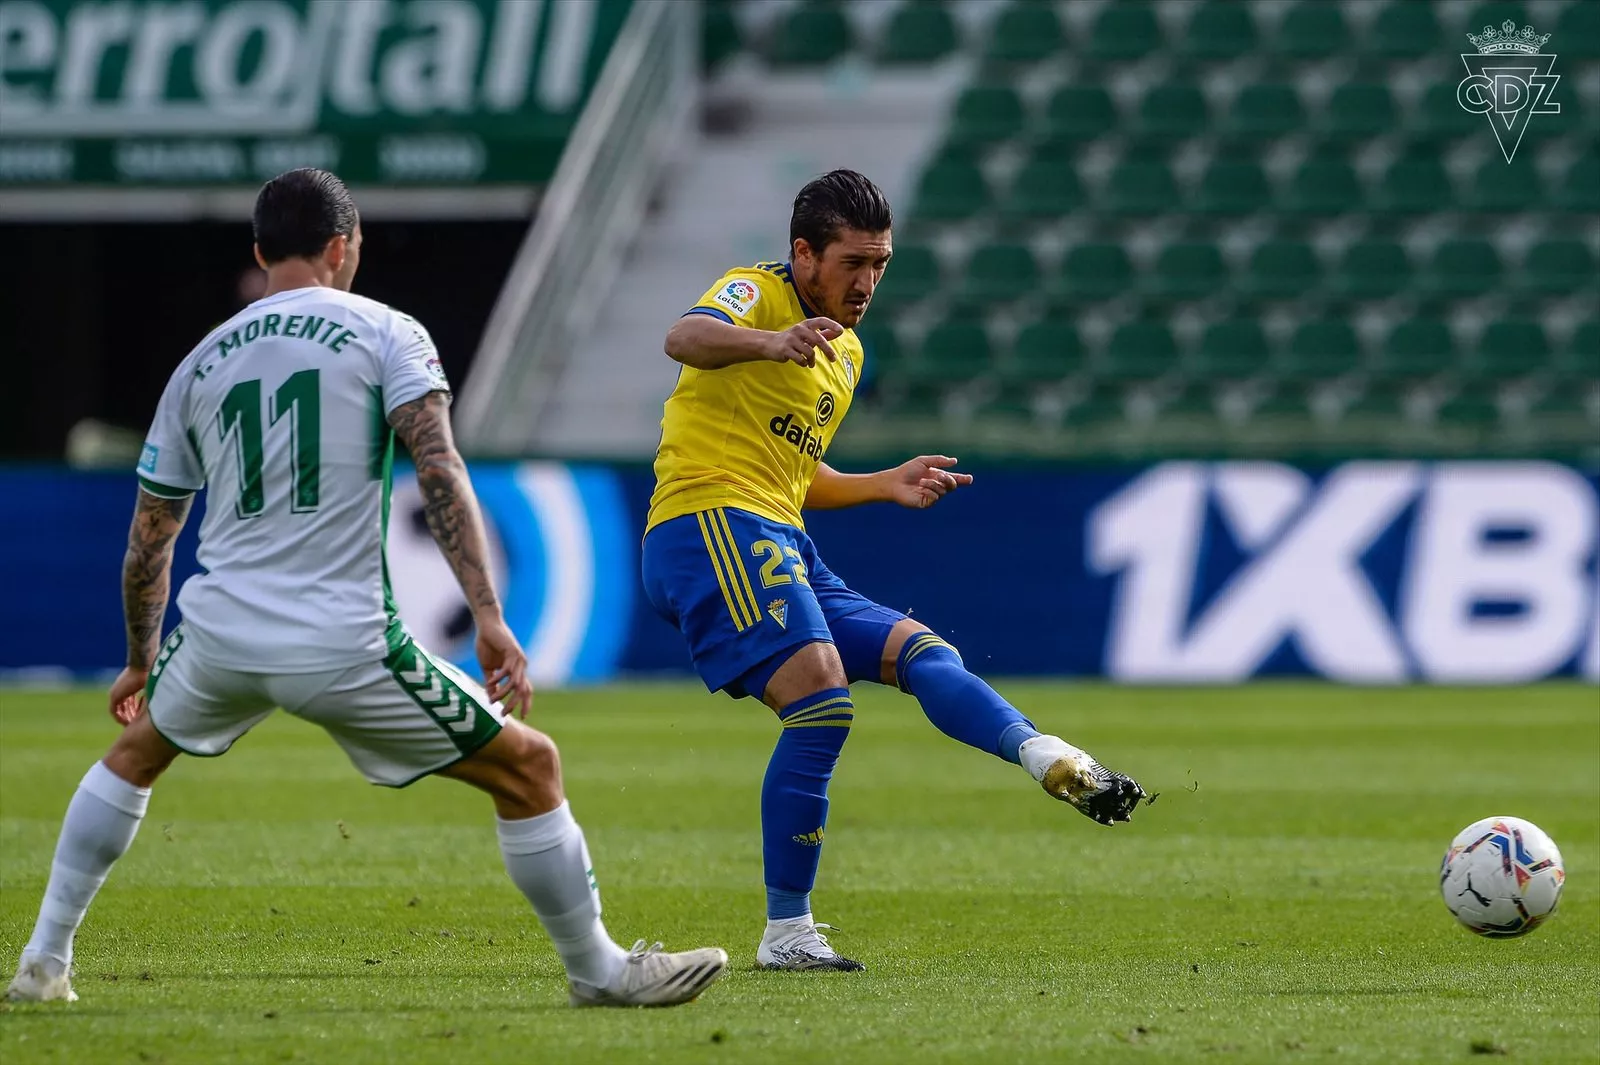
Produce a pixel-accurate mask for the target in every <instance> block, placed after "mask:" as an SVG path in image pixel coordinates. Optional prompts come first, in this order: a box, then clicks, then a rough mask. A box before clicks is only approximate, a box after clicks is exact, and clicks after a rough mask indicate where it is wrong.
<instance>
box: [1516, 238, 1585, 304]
mask: <svg viewBox="0 0 1600 1065" xmlns="http://www.w3.org/2000/svg"><path fill="white" fill-rule="evenodd" d="M1597 269H1600V267H1597V266H1596V264H1595V261H1594V256H1593V255H1592V254H1591V253H1590V251H1589V245H1587V244H1585V243H1584V242H1583V241H1581V240H1541V241H1540V242H1539V243H1537V244H1535V245H1534V246H1533V247H1532V248H1531V249H1529V251H1528V257H1527V258H1526V259H1524V260H1523V262H1522V275H1521V278H1520V279H1519V280H1520V284H1521V287H1522V288H1523V289H1524V290H1525V291H1528V292H1532V293H1535V294H1537V295H1540V296H1570V295H1572V294H1573V293H1574V292H1578V291H1579V290H1581V289H1582V288H1584V287H1585V286H1593V285H1594V284H1595V281H1596V280H1597V279H1600V273H1597V272H1596V271H1597Z"/></svg>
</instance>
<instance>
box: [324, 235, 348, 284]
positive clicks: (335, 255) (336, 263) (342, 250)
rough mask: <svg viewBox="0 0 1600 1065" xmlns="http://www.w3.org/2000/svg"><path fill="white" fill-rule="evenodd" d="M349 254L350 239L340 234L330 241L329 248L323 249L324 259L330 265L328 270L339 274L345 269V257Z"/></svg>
mask: <svg viewBox="0 0 1600 1065" xmlns="http://www.w3.org/2000/svg"><path fill="white" fill-rule="evenodd" d="M349 253H350V238H349V237H347V236H345V235H344V234H343V233H340V234H339V235H338V236H336V237H334V238H333V239H332V240H330V241H328V245H327V247H325V248H323V249H322V258H323V261H324V262H326V263H327V264H328V269H330V270H332V271H333V272H334V273H336V274H337V273H338V272H339V271H340V270H343V269H344V257H345V256H346V255H348V254H349Z"/></svg>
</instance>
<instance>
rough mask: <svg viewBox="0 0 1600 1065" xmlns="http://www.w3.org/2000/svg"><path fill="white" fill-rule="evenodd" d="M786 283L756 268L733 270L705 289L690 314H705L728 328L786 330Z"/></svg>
mask: <svg viewBox="0 0 1600 1065" xmlns="http://www.w3.org/2000/svg"><path fill="white" fill-rule="evenodd" d="M788 288H789V285H788V282H787V281H785V280H783V278H781V277H779V276H778V275H777V274H773V273H768V272H766V271H763V270H759V269H749V270H734V271H731V272H729V273H727V274H724V275H723V277H722V280H720V281H718V282H717V283H716V284H715V285H712V286H711V287H710V288H708V289H706V294H705V295H704V296H701V297H700V299H699V301H698V302H696V303H695V305H694V306H693V307H691V308H689V313H690V314H709V315H710V316H711V317H713V318H718V319H721V320H722V321H724V322H727V323H729V324H730V325H739V326H745V327H747V328H750V329H766V330H772V331H776V330H779V329H787V328H789V326H791V325H793V324H794V323H793V322H789V321H785V320H784V319H785V318H786V317H787V312H788V309H789V307H788V304H789V292H788Z"/></svg>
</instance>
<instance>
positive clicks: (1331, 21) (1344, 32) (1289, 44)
mask: <svg viewBox="0 0 1600 1065" xmlns="http://www.w3.org/2000/svg"><path fill="white" fill-rule="evenodd" d="M1274 44H1275V45H1276V47H1277V50H1278V52H1279V54H1281V55H1283V56H1286V57H1288V58H1290V59H1326V58H1328V57H1329V56H1332V55H1337V54H1339V53H1341V52H1344V51H1345V50H1346V49H1348V48H1349V46H1350V30H1349V27H1348V26H1346V25H1345V21H1344V11H1343V10H1342V9H1341V8H1340V6H1339V5H1338V4H1329V3H1321V2H1315V3H1297V4H1295V5H1294V6H1292V7H1290V8H1289V9H1288V10H1287V11H1286V12H1284V15H1283V21H1282V22H1281V23H1279V24H1278V32H1277V35H1276V37H1275V38H1274Z"/></svg>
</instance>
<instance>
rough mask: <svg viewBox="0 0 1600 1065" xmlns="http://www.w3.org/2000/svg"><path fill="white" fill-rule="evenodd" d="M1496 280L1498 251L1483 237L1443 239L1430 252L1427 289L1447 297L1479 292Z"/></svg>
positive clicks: (1486, 290) (1479, 293)
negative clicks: (1477, 238) (1431, 259)
mask: <svg viewBox="0 0 1600 1065" xmlns="http://www.w3.org/2000/svg"><path fill="white" fill-rule="evenodd" d="M1499 283H1500V255H1499V253H1498V252H1496V251H1495V250H1494V245H1493V244H1490V243H1489V242H1488V241H1486V240H1447V241H1444V242H1442V243H1441V244H1440V245H1439V246H1438V247H1437V248H1436V249H1434V253H1433V262H1432V268H1431V269H1430V270H1429V272H1428V277H1427V287H1428V290H1429V291H1430V292H1433V293H1435V294H1437V295H1440V296H1446V297H1450V298H1461V297H1466V296H1482V295H1484V294H1485V293H1487V292H1489V291H1491V290H1493V289H1494V288H1495V287H1496V286H1497V285H1499Z"/></svg>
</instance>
